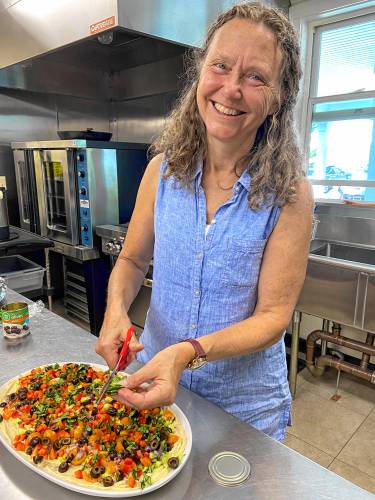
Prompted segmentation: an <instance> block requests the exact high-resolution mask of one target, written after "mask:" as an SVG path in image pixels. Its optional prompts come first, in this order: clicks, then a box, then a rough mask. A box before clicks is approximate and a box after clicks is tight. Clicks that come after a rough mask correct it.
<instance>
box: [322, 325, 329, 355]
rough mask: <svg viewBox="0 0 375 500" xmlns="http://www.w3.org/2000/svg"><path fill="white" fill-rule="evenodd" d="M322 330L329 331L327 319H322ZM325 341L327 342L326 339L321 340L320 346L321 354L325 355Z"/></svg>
mask: <svg viewBox="0 0 375 500" xmlns="http://www.w3.org/2000/svg"><path fill="white" fill-rule="evenodd" d="M322 330H323V332H327V333H329V319H323V325H322ZM327 343H328V342H327V341H326V340H322V346H321V353H322V356H325V355H326V354H327Z"/></svg>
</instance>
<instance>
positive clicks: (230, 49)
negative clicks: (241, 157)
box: [197, 19, 282, 151]
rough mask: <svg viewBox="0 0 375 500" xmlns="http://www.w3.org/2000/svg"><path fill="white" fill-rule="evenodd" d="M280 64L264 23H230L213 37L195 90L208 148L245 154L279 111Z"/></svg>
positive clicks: (274, 41) (271, 36) (278, 53)
mask: <svg viewBox="0 0 375 500" xmlns="http://www.w3.org/2000/svg"><path fill="white" fill-rule="evenodd" d="M281 63H282V55H281V51H280V49H279V48H278V46H277V42H276V38H275V36H274V34H273V33H272V31H270V30H269V29H268V28H267V27H265V26H264V25H263V24H256V23H253V22H251V21H247V20H245V19H232V20H231V21H229V22H227V23H226V24H224V26H222V27H221V28H220V29H219V30H218V31H217V32H216V33H215V35H214V37H213V39H212V41H211V44H210V46H209V48H208V52H207V55H206V58H205V60H204V62H203V66H202V69H201V74H200V78H199V83H198V88H197V103H198V109H199V113H200V115H201V118H202V120H203V122H204V123H205V125H206V131H207V138H208V142H209V144H212V143H215V142H216V143H217V142H219V143H225V144H228V145H230V146H231V147H238V148H240V149H239V150H245V151H248V149H249V148H250V147H251V146H252V144H253V142H254V140H255V135H256V131H257V129H258V128H259V126H260V125H261V124H262V123H263V121H264V120H265V118H266V117H267V115H269V114H272V113H274V112H275V110H276V109H277V107H278V100H277V99H278V97H277V96H278V94H279V86H280V83H279V77H280V68H281Z"/></svg>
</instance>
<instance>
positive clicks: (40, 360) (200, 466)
mask: <svg viewBox="0 0 375 500" xmlns="http://www.w3.org/2000/svg"><path fill="white" fill-rule="evenodd" d="M19 300H23V301H26V302H30V301H28V300H27V299H25V298H24V297H22V296H20V295H19V294H17V293H15V292H12V291H10V292H9V294H8V301H9V302H11V301H19ZM31 331H32V333H31V335H29V336H28V337H25V338H23V339H19V340H18V341H17V342H14V341H8V340H6V339H4V338H3V337H2V338H1V340H0V366H1V371H0V384H3V383H4V382H6V381H7V380H8V379H10V378H12V377H14V376H16V375H18V374H19V373H21V372H23V371H26V370H28V369H30V368H32V367H34V366H39V365H42V364H45V363H52V362H62V361H68V360H71V361H83V362H95V363H102V359H101V358H100V357H99V356H98V355H97V354H95V352H94V345H95V341H96V338H95V337H94V336H92V335H90V333H88V332H87V331H85V330H83V329H81V328H79V327H78V326H75V325H73V324H71V323H70V322H68V321H66V320H64V319H63V318H60V317H59V316H56V315H55V314H53V313H51V312H50V311H48V310H44V311H43V312H42V313H41V314H40V315H39V316H35V317H33V318H32V319H31ZM132 368H133V369H135V366H134V365H133V367H132ZM177 404H178V405H179V406H180V408H181V409H182V410H183V411H184V413H185V415H186V416H187V417H188V419H189V422H190V424H191V427H192V432H193V448H192V453H191V456H190V458H189V460H188V462H187V464H186V466H185V467H184V469H183V470H182V471H181V472H180V474H179V475H178V476H177V477H176V478H175V479H174V480H172V481H171V482H170V483H169V484H167V485H165V486H164V487H162V488H161V489H159V490H157V491H155V492H152V493H150V494H148V495H147V498H150V499H151V498H152V499H153V500H161V499H165V500H168V499H173V500H182V499H184V500H190V499H192V498H194V499H203V498H204V499H205V500H236V499H239V500H244V499H246V500H248V499H249V500H270V499H272V500H319V499H322V500H323V499H324V500H330V499H332V500H337V499H340V500H349V499H350V500H366V499H367V500H370V499H374V496H373V495H371V494H370V493H368V492H366V491H364V490H362V489H361V488H358V487H357V486H355V485H353V484H351V483H349V482H348V481H346V480H345V479H342V478H341V477H339V476H337V475H336V474H334V473H333V472H330V471H329V470H326V469H324V468H323V467H321V466H320V465H318V464H315V463H314V462H312V461H310V460H308V459H307V458H305V457H303V456H302V455H300V454H299V453H297V452H295V451H293V450H291V449H289V448H287V447H286V446H284V445H283V444H281V443H278V442H276V441H274V440H273V439H271V438H269V437H267V436H265V435H264V434H262V433H261V432H258V431H256V430H255V429H253V428H252V427H250V426H248V425H246V424H244V423H243V422H240V421H239V420H238V419H236V418H234V417H232V416H231V415H229V414H227V413H225V412H224V411H223V410H221V409H220V408H218V407H217V406H215V405H213V404H211V403H209V402H208V401H206V400H204V399H202V398H200V397H199V396H197V395H196V394H194V393H192V392H190V391H188V390H186V389H184V388H182V387H180V388H179V390H178V395H177ZM223 450H228V451H235V452H238V453H240V454H242V455H243V456H244V457H246V458H247V460H248V461H249V462H250V464H251V469H252V472H251V476H250V478H249V480H248V481H246V482H245V483H243V484H241V485H240V486H237V487H232V488H228V487H223V486H219V485H218V484H216V483H215V482H214V481H213V480H212V479H211V478H210V476H209V474H208V469H207V466H208V462H209V460H210V458H211V457H212V456H213V455H214V454H216V453H218V452H220V451H223ZM0 488H1V498H4V499H6V500H26V499H28V500H30V499H35V500H40V499H48V500H49V499H52V498H53V499H54V500H73V499H77V498H82V500H84V499H85V497H86V498H92V499H94V498H97V497H91V496H81V495H80V494H78V493H75V492H73V491H70V490H67V489H65V488H62V487H60V486H58V485H56V484H54V483H52V482H50V481H48V480H47V479H44V478H42V477H41V476H39V475H38V474H36V473H34V472H33V471H32V470H30V469H27V468H26V467H24V466H23V464H22V463H20V462H19V461H18V460H16V459H15V458H14V457H13V456H12V455H11V454H10V453H9V452H8V451H7V450H6V449H4V447H3V446H2V445H1V446H0Z"/></svg>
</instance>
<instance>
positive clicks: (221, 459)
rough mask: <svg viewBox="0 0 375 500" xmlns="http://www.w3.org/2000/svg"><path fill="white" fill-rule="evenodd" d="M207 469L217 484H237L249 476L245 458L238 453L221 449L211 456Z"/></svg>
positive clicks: (249, 469) (249, 468)
mask: <svg viewBox="0 0 375 500" xmlns="http://www.w3.org/2000/svg"><path fill="white" fill-rule="evenodd" d="M208 471H209V473H210V476H211V477H212V479H213V480H214V481H216V482H217V483H218V484H220V485H222V486H237V485H238V484H241V483H243V482H244V481H246V479H247V478H248V477H249V476H250V472H251V467H250V464H249V462H248V461H247V460H246V458H245V457H243V456H242V455H240V454H239V453H235V452H233V451H221V452H220V453H217V454H216V455H214V456H213V457H212V458H211V460H210V462H209V464H208Z"/></svg>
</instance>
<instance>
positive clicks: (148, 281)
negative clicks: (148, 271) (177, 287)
mask: <svg viewBox="0 0 375 500" xmlns="http://www.w3.org/2000/svg"><path fill="white" fill-rule="evenodd" d="M143 286H146V287H147V288H152V280H151V279H150V278H145V279H144V280H143Z"/></svg>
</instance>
